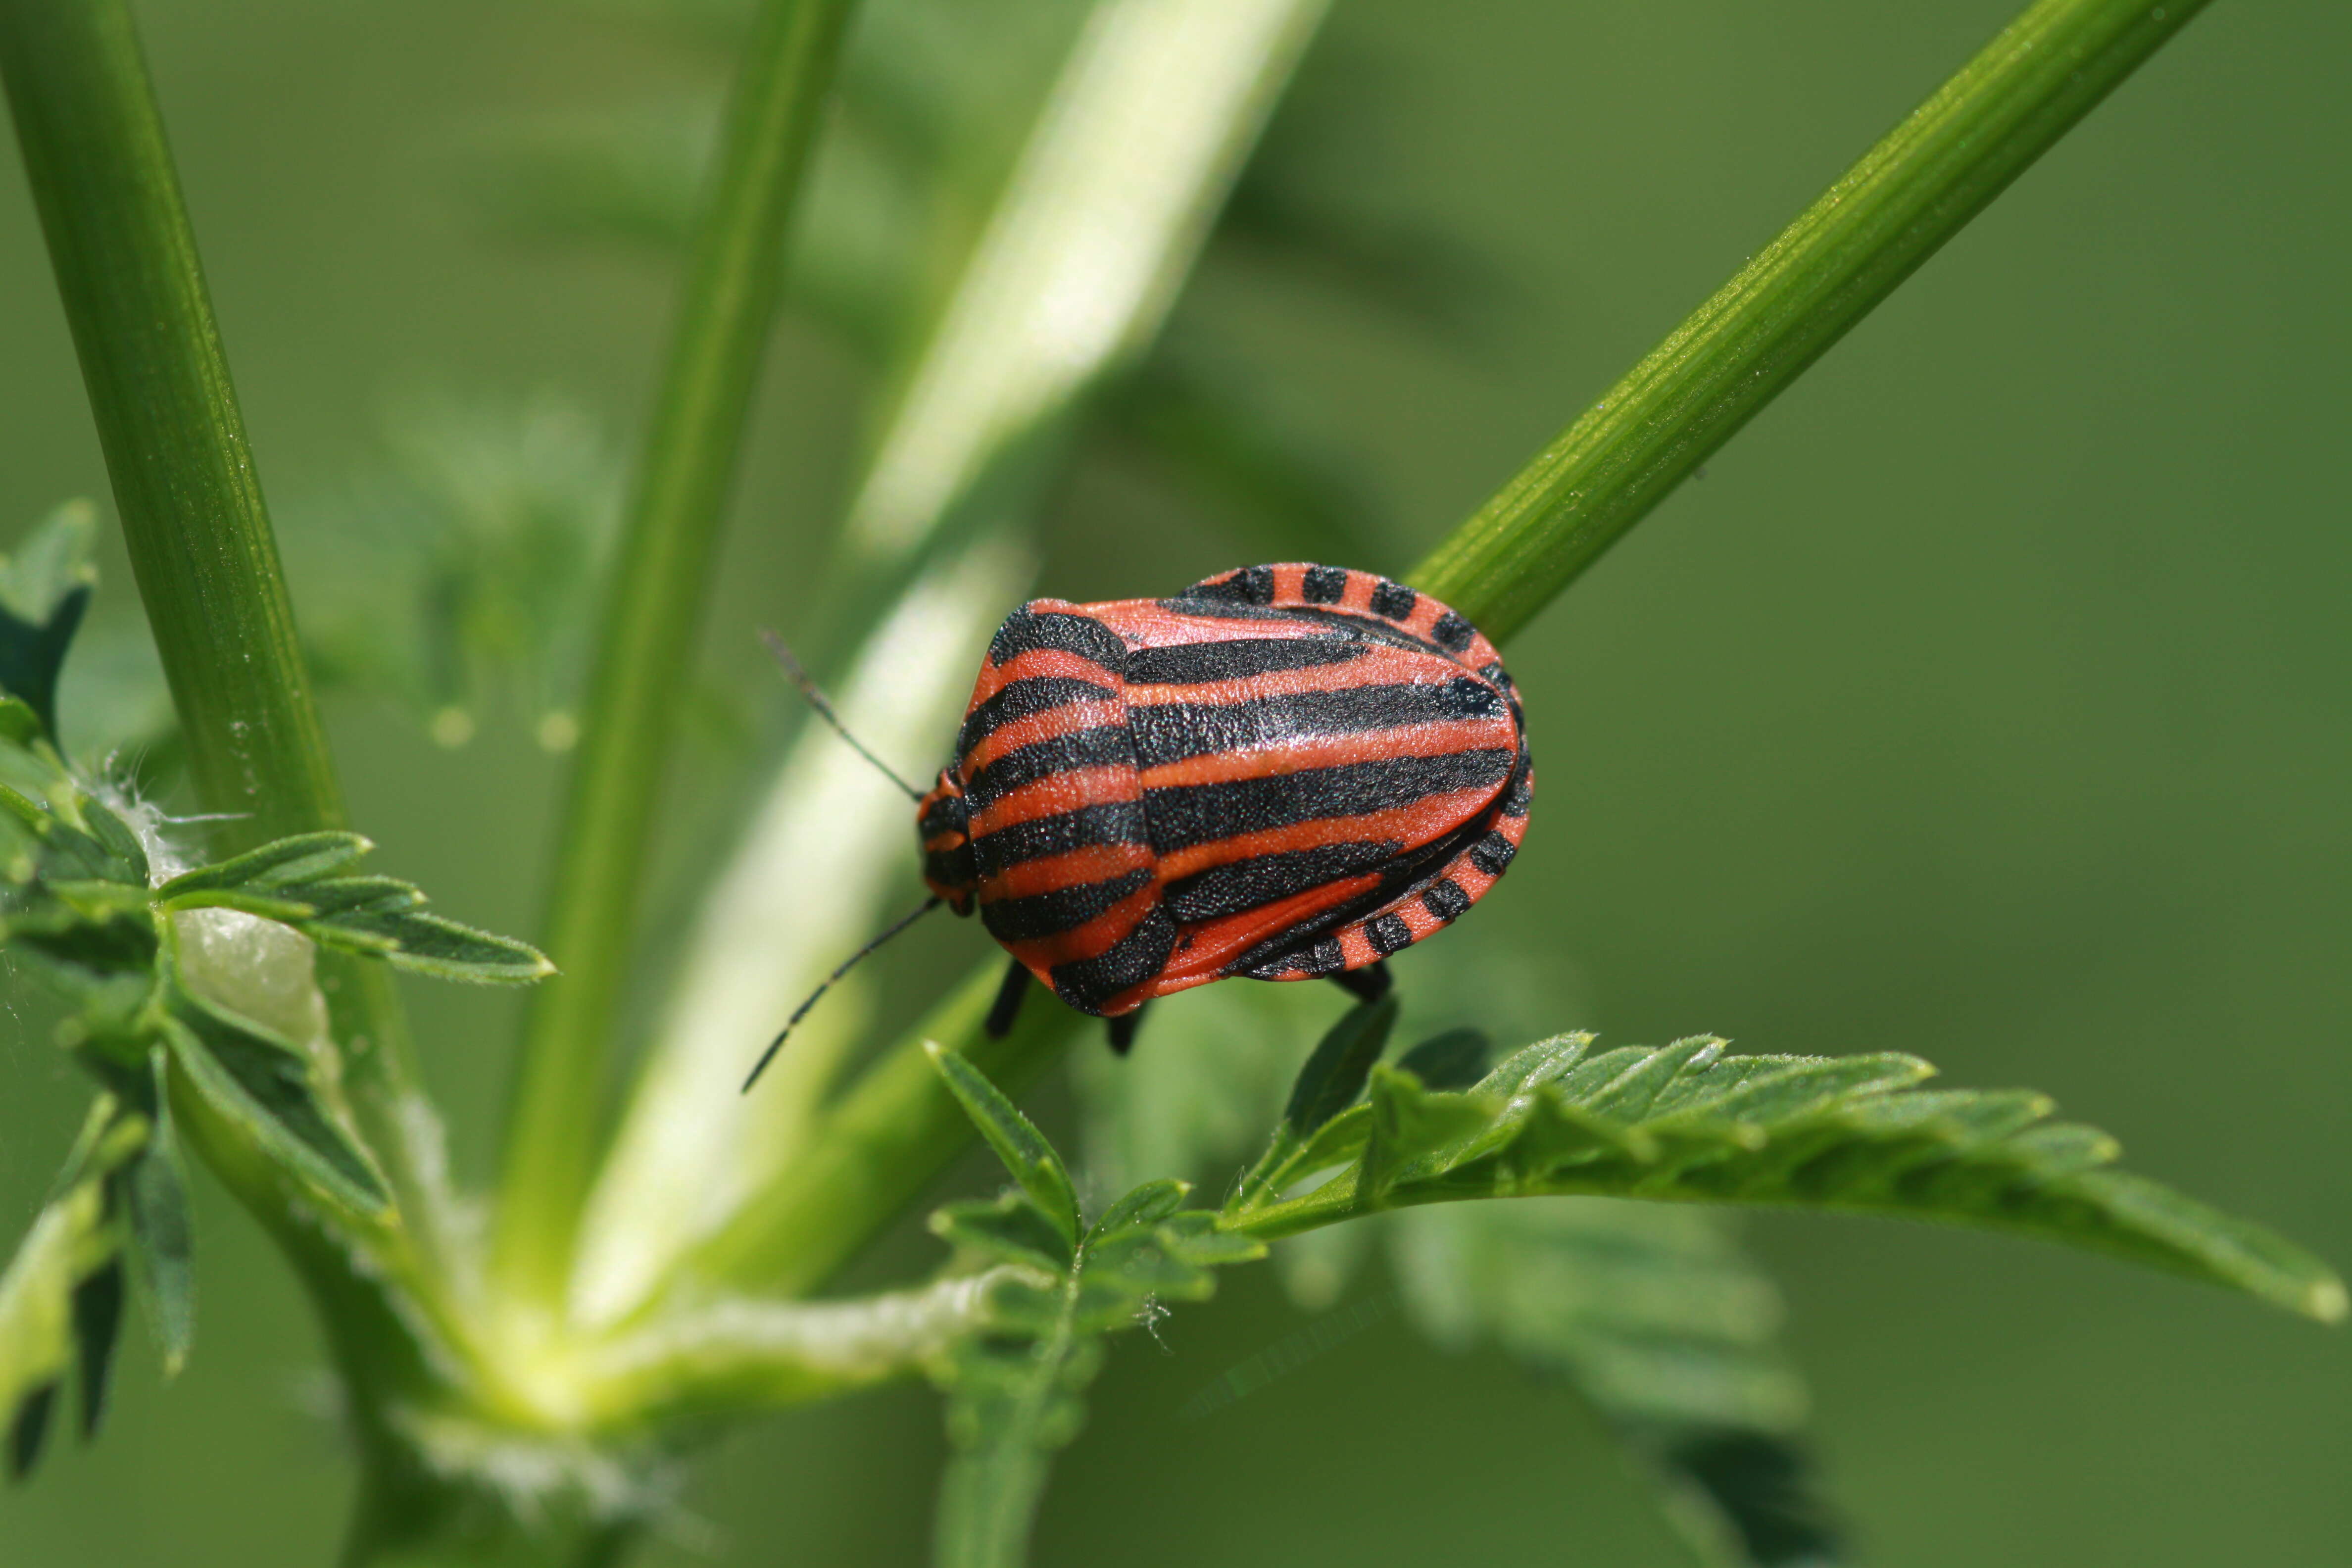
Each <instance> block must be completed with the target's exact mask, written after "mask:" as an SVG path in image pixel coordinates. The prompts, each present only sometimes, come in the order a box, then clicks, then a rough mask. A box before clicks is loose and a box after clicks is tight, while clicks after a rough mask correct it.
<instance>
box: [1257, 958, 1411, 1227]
mask: <svg viewBox="0 0 2352 1568" xmlns="http://www.w3.org/2000/svg"><path fill="white" fill-rule="evenodd" d="M1396 1016H1397V1000H1396V997H1395V996H1393V995H1389V996H1384V997H1382V998H1381V999H1380V1000H1379V1001H1377V1002H1364V1003H1359V1004H1358V1005H1355V1006H1353V1007H1350V1008H1349V1009H1348V1011H1347V1012H1345V1013H1343V1014H1341V1015H1340V1016H1339V1022H1337V1023H1335V1024H1333V1025H1332V1026H1331V1027H1330V1028H1329V1029H1328V1030H1327V1031H1326V1032H1325V1034H1324V1036H1323V1038H1322V1039H1321V1040H1320V1041H1318V1043H1317V1045H1316V1047H1315V1049H1314V1051H1313V1052H1312V1053H1311V1054H1310V1055H1309V1056H1308V1057H1307V1063H1306V1065H1305V1066H1304V1067H1302V1068H1299V1069H1298V1077H1297V1079H1295V1080H1294V1081H1293V1082H1292V1084H1291V1088H1290V1100H1289V1103H1288V1104H1286V1106H1285V1107H1284V1108H1283V1112H1282V1121H1281V1122H1280V1123H1279V1124H1278V1125H1277V1126H1276V1128H1275V1130H1274V1136H1273V1138H1272V1139H1271V1140H1269V1141H1268V1142H1267V1143H1266V1148H1265V1153H1263V1154H1261V1155H1259V1156H1258V1160H1257V1163H1256V1164H1255V1165H1253V1166H1251V1167H1250V1169H1249V1172H1248V1173H1247V1174H1245V1175H1244V1176H1243V1177H1242V1179H1241V1184H1240V1185H1238V1186H1237V1187H1235V1188H1234V1194H1233V1196H1232V1197H1231V1198H1230V1199H1229V1200H1227V1203H1226V1207H1228V1208H1229V1209H1230V1208H1236V1207H1240V1206H1242V1205H1248V1204H1253V1203H1256V1202H1259V1201H1262V1200H1263V1199H1264V1198H1265V1196H1267V1195H1268V1194H1272V1193H1276V1192H1278V1191H1280V1190H1281V1189H1282V1188H1283V1187H1285V1186H1286V1185H1287V1184H1289V1183H1291V1182H1292V1181H1294V1180H1296V1179H1297V1178H1298V1177H1300V1176H1304V1175H1307V1174H1308V1173H1311V1172H1313V1171H1315V1170H1318V1169H1319V1168H1321V1166H1322V1165H1324V1164H1328V1163H1330V1159H1329V1157H1328V1149H1327V1148H1326V1147H1325V1144H1324V1141H1323V1140H1321V1139H1320V1138H1319V1136H1318V1135H1319V1134H1320V1133H1321V1132H1322V1131H1323V1130H1324V1129H1325V1128H1326V1127H1328V1126H1329V1125H1330V1124H1331V1123H1332V1122H1333V1121H1335V1120H1336V1119H1338V1118H1339V1116H1340V1115H1341V1114H1342V1113H1343V1112H1345V1111H1346V1110H1348V1108H1349V1106H1351V1105H1353V1104H1355V1102H1356V1101H1357V1100H1358V1099H1359V1098H1360V1097H1361V1096H1362V1094H1363V1092H1364V1082H1365V1079H1367V1078H1369V1077H1370V1073H1371V1070H1372V1064H1373V1063H1374V1062H1376V1061H1378V1060H1379V1059H1380V1056H1381V1050H1382V1048H1383V1047H1386V1046H1387V1044H1388V1039H1389V1031H1390V1030H1391V1029H1392V1028H1393V1027H1395V1026H1396ZM1309 1148H1313V1149H1315V1150H1316V1152H1317V1153H1316V1158H1317V1159H1318V1162H1319V1163H1314V1164H1310V1163H1307V1158H1306V1157H1305V1156H1306V1152H1307V1150H1308V1149H1309ZM1353 1152H1355V1145H1353V1144H1349V1153H1351V1154H1352V1153H1353Z"/></svg>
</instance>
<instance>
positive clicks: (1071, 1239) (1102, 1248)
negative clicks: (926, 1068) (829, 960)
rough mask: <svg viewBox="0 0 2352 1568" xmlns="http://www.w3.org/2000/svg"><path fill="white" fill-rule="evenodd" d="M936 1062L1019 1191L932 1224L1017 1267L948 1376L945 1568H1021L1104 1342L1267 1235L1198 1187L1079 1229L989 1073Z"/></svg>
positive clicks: (1153, 1196)
mask: <svg viewBox="0 0 2352 1568" xmlns="http://www.w3.org/2000/svg"><path fill="white" fill-rule="evenodd" d="M930 1056H931V1062H932V1065H933V1066H934V1067H935V1068H938V1069H939V1072H940V1077H941V1078H942V1079H946V1080H947V1084H948V1087H949V1089H950V1091H952V1092H953V1093H954V1095H955V1097H956V1099H957V1100H959V1101H960V1102H961V1104H962V1106H963V1107H964V1110H965V1111H966V1113H967V1114H968V1115H970V1116H971V1119H972V1121H973V1124H974V1125H975V1126H977V1127H978V1128H979V1130H980V1132H981V1135H982V1137H983V1138H984V1139H986V1140H987V1142H988V1144H989V1146H990V1147H991V1148H992V1149H993V1150H995V1151H996V1153H997V1156H998V1158H1000V1159H1001V1160H1003V1163H1004V1167H1005V1169H1006V1170H1007V1171H1008V1172H1009V1173H1011V1174H1012V1176H1013V1180H1014V1181H1015V1182H1016V1183H1017V1184H1018V1185H1017V1186H1015V1187H1013V1188H1012V1189H1008V1190H1007V1191H1006V1192H1005V1193H1003V1194H1002V1195H1000V1196H999V1197H997V1198H995V1199H994V1200H992V1201H985V1200H979V1201H971V1202H966V1203H959V1204H950V1205H948V1206H947V1207H945V1208H942V1209H941V1210H940V1211H939V1212H938V1213H937V1214H935V1215H932V1216H931V1228H932V1230H933V1231H934V1232H935V1233H937V1234H938V1235H939V1236H940V1237H943V1238H944V1239H946V1240H948V1241H950V1243H952V1244H953V1245H954V1246H955V1247H957V1249H958V1250H959V1252H961V1254H963V1255H965V1256H966V1257H967V1258H971V1259H973V1260H976V1261H985V1262H988V1263H994V1264H1009V1265H1011V1266H1013V1269H1014V1270H1016V1271H1017V1272H1014V1273H1013V1274H1011V1275H1009V1276H1008V1277H1007V1278H1005V1279H1003V1280H1001V1281H1000V1282H999V1283H998V1284H997V1285H996V1286H995V1287H994V1288H993V1289H992V1291H991V1293H990V1297H989V1301H988V1310H987V1313H986V1323H987V1326H986V1328H985V1329H984V1330H983V1331H982V1332H981V1333H979V1334H977V1335H975V1336H973V1337H971V1338H968V1339H965V1340H963V1341H961V1342H958V1343H957V1344H955V1345H954V1346H953V1347H951V1348H950V1350H949V1352H947V1353H946V1355H944V1356H943V1357H942V1358H941V1360H940V1363H939V1364H938V1366H936V1367H935V1368H934V1373H933V1375H934V1377H935V1379H936V1381H938V1383H939V1384H940V1386H941V1387H942V1388H943V1389H944V1390H945V1391H946V1393H947V1395H948V1411H947V1420H948V1436H949V1440H950V1443H951V1444H952V1445H953V1447H954V1449H955V1454H954V1457H953V1458H951V1459H950V1461H949V1464H948V1468H947V1473H946V1475H945V1476H944V1477H943V1478H942V1479H941V1481H940V1512H939V1519H938V1521H937V1533H936V1538H935V1551H936V1561H937V1562H938V1563H940V1568H1017V1565H1018V1564H1019V1563H1021V1562H1023V1561H1024V1557H1025V1555H1026V1552H1027V1546H1028V1540H1029V1531H1030V1526H1031V1524H1032V1522H1033V1521H1034V1517H1035V1514H1036V1507H1037V1500H1038V1498H1039V1496H1040V1495H1041V1494H1042V1493H1043V1491H1044V1489H1045V1474H1046V1468H1047V1466H1048V1464H1049V1462H1050V1459H1051V1456H1052V1454H1053V1453H1054V1451H1055V1449H1057V1448H1060V1447H1063V1446H1065V1445H1066V1444H1067V1443H1068V1442H1069V1441H1070V1439H1071V1438H1073V1437H1075V1436H1076V1435H1077V1432H1078V1428H1079V1427H1080V1426H1081V1425H1083V1423H1084V1421H1085V1418H1086V1407H1085V1403H1084V1394H1085V1393H1086V1389H1087V1384H1090V1383H1092V1382H1093V1381H1094V1377H1095V1373H1097V1371H1099V1370H1100V1368H1101V1365H1102V1358H1103V1345H1102V1342H1103V1340H1104V1338H1105V1337H1106V1336H1107V1335H1108V1334H1111V1333H1113V1332H1116V1331H1119V1330H1121V1329H1128V1328H1132V1327H1135V1326H1136V1325H1138V1324H1139V1323H1141V1322H1145V1321H1150V1319H1151V1318H1153V1317H1154V1316H1156V1315H1157V1314H1158V1312H1159V1311H1160V1303H1161V1302H1165V1301H1198V1300H1205V1299H1206V1298H1207V1297H1208V1296H1209V1294H1210V1293H1211V1292H1212V1291H1213V1289H1215V1279H1214V1277H1213V1275H1212V1273H1211V1272H1210V1270H1211V1269H1213V1268H1217V1267H1219V1266H1222V1265H1224V1264H1229V1263H1241V1262H1245V1261H1248V1260H1249V1259H1251V1258H1261V1257H1263V1256H1265V1245H1264V1244H1263V1243H1262V1242H1259V1241H1257V1240H1255V1238H1253V1237H1246V1236H1241V1235H1236V1234H1234V1233H1232V1232H1229V1231H1222V1230H1220V1229H1219V1228H1218V1227H1217V1216H1216V1215H1213V1214H1211V1213H1208V1212H1206V1211H1204V1210H1199V1209H1192V1210H1188V1209H1186V1208H1184V1207H1183V1206H1182V1205H1183V1202H1184V1197H1185V1194H1186V1193H1187V1192H1188V1191H1189V1190H1190V1189H1189V1188H1188V1187H1187V1186H1186V1185H1185V1184H1183V1183H1181V1182H1176V1181H1156V1182H1149V1183H1146V1184H1144V1185H1142V1186H1140V1187H1138V1188H1136V1189H1135V1190H1134V1191H1133V1192H1130V1193H1129V1194H1127V1195H1126V1196H1125V1197H1122V1198H1120V1199H1119V1200H1118V1202H1116V1203H1114V1204H1112V1205H1109V1206H1108V1208H1106V1209H1105V1210H1104V1211H1103V1213H1102V1215H1100V1216H1099V1217H1098V1218H1097V1220H1096V1222H1095V1223H1094V1225H1093V1226H1092V1227H1091V1228H1087V1229H1085V1230H1084V1231H1083V1233H1081V1229H1080V1225H1081V1221H1080V1216H1079V1214H1078V1208H1077V1203H1076V1198H1075V1196H1074V1195H1073V1194H1072V1190H1071V1187H1070V1182H1069V1174H1068V1172H1067V1170H1066V1167H1065V1166H1064V1165H1063V1163H1062V1159H1061V1156H1060V1155H1059V1154H1057V1153H1056V1152H1055V1151H1054V1149H1053V1146H1052V1145H1051V1144H1049V1143H1048V1142H1046V1141H1045V1137H1044V1135H1043V1134H1042V1133H1040V1132H1039V1131H1037V1129H1036V1128H1035V1127H1034V1125H1033V1124H1032V1123H1031V1122H1030V1121H1029V1120H1028V1118H1026V1117H1024V1116H1023V1115H1022V1114H1021V1112H1020V1111H1019V1110H1017V1109H1016V1108H1015V1107H1014V1106H1013V1102H1012V1101H1011V1100H1007V1099H1006V1098H1005V1097H1004V1095H1003V1092H1002V1091H1001V1090H999V1089H997V1088H996V1086H995V1085H994V1084H992V1083H991V1082H989V1081H988V1079H987V1077H986V1076H985V1075H984V1074H982V1072H981V1071H980V1069H979V1068H975V1067H973V1066H972V1065H971V1063H970V1062H968V1061H966V1060H964V1059H963V1058H961V1057H960V1056H957V1055H955V1054H954V1053H952V1052H950V1051H946V1050H943V1049H941V1048H940V1047H937V1046H933V1047H930Z"/></svg>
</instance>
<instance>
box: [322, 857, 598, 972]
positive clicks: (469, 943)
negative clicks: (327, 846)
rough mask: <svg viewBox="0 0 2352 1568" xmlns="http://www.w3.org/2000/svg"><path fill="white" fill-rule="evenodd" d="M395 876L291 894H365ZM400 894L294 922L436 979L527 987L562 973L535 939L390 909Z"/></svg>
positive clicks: (329, 940) (335, 943)
mask: <svg viewBox="0 0 2352 1568" xmlns="http://www.w3.org/2000/svg"><path fill="white" fill-rule="evenodd" d="M389 880H390V879H386V878H373V877H353V878H348V879H344V881H345V882H348V883H353V884H368V885H369V887H365V888H361V887H346V886H343V885H341V884H339V883H337V882H305V883H299V884H298V885H296V886H294V887H292V888H289V889H287V892H288V894H289V896H295V897H299V898H302V899H303V900H305V901H311V900H318V899H335V898H341V897H347V896H348V897H352V898H354V899H359V898H362V897H363V896H364V895H366V894H367V893H368V892H369V891H370V890H371V889H373V886H374V885H376V884H381V883H384V882H388V881H389ZM408 891H409V892H410V893H411V894H413V895H414V896H415V902H417V903H422V902H423V901H424V895H423V894H421V893H417V892H416V891H415V889H408ZM393 897H394V895H391V894H378V895H377V900H378V901H375V902H372V903H362V904H361V905H359V907H355V908H352V909H348V910H342V911H340V912H337V913H333V914H326V913H321V914H320V915H317V916H314V917H312V918H311V919H309V920H304V921H296V922H294V923H295V924H296V925H297V926H298V927H299V929H300V930H301V931H303V932H304V933H305V934H307V935H308V936H310V938H311V940H313V941H315V942H318V943H319V945H320V946H321V947H331V948H336V949H339V950H341V951H342V952H355V953H358V954H360V955H361V956H362V957H365V958H381V959H383V961H384V962H385V963H389V964H391V965H392V966H393V967H394V968H395V969H405V970H409V971H411V972H413V973H418V974H429V975H431V976H432V977H433V978H435V979H436V980H463V981H468V982H471V983H473V984H478V985H520V984H529V983H530V982H531V981H534V980H544V979H545V978H546V977H547V976H549V975H551V974H552V973H555V965H554V964H552V963H549V962H548V961H547V957H546V955H545V954H544V953H541V952H540V951H539V950H538V949H537V948H535V947H532V946H530V944H529V943H527V942H517V941H515V940H514V939H513V938H512V937H504V936H493V935H491V934H490V933H489V932H488V931H476V930H475V929H474V928H473V927H472V926H467V925H459V924H458V923H457V921H453V920H446V919H444V918H443V917H441V916H439V915H436V914H430V913H427V912H425V911H424V910H418V909H415V908H413V907H411V908H405V909H403V908H390V907H385V906H386V905H387V904H388V903H389V902H390V901H391V900H392V899H393Z"/></svg>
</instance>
